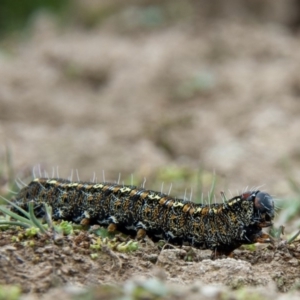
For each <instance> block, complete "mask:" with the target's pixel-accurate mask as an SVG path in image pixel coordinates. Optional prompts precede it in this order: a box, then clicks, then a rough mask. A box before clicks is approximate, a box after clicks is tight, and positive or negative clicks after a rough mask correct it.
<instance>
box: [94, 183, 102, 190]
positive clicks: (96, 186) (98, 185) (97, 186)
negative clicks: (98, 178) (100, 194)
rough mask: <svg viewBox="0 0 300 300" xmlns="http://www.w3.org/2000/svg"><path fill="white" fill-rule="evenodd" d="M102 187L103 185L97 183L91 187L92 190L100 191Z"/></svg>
mask: <svg viewBox="0 0 300 300" xmlns="http://www.w3.org/2000/svg"><path fill="white" fill-rule="evenodd" d="M103 186H104V185H103V184H101V183H97V184H94V185H93V189H102V188H103Z"/></svg>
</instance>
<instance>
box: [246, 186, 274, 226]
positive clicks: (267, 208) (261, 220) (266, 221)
mask: <svg viewBox="0 0 300 300" xmlns="http://www.w3.org/2000/svg"><path fill="white" fill-rule="evenodd" d="M242 197H243V198H244V199H247V200H248V201H252V202H253V208H254V215H253V221H254V222H255V223H257V224H258V225H259V226H260V227H268V226H271V225H272V220H273V219H274V215H275V209H274V200H273V198H272V197H271V196H270V195H269V194H268V193H264V192H260V191H254V192H247V193H244V194H243V195H242Z"/></svg>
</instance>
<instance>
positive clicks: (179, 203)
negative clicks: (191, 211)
mask: <svg viewBox="0 0 300 300" xmlns="http://www.w3.org/2000/svg"><path fill="white" fill-rule="evenodd" d="M178 206H179V207H182V206H184V204H182V203H181V202H175V203H174V204H173V207H178Z"/></svg>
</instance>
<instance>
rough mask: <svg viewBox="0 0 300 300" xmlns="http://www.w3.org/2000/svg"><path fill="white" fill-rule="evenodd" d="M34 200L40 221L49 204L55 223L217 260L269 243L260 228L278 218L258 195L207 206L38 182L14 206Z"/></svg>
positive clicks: (130, 189)
mask: <svg viewBox="0 0 300 300" xmlns="http://www.w3.org/2000/svg"><path fill="white" fill-rule="evenodd" d="M31 200H33V201H34V204H35V205H34V210H35V213H36V215H37V216H40V217H42V216H43V215H44V213H45V212H44V206H43V203H47V204H49V205H50V206H51V207H52V211H53V219H55V220H60V219H63V220H69V221H73V222H76V223H82V224H105V225H108V226H109V229H110V230H114V229H118V230H120V231H124V230H133V231H135V232H137V237H138V238H142V237H143V236H144V235H145V234H147V235H149V236H150V237H152V238H154V239H155V238H164V239H166V240H167V241H168V242H170V243H174V244H188V245H192V246H194V247H197V248H199V249H211V250H213V253H214V255H220V254H225V255H231V253H232V251H233V250H234V249H236V248H238V247H239V246H241V245H242V244H252V243H256V242H270V237H269V236H268V235H267V234H265V233H263V232H262V228H263V227H268V226H271V225H272V220H273V218H274V201H273V199H272V197H271V196H270V195H269V194H267V193H264V192H260V191H248V192H245V193H243V194H241V195H239V196H236V197H234V198H232V199H230V200H228V201H224V202H223V203H219V204H210V205H203V204H196V203H194V202H191V201H187V200H183V199H177V198H173V197H171V196H169V195H166V194H164V193H161V192H155V191H151V190H145V189H143V188H137V187H135V186H130V185H119V184H113V183H91V182H81V181H79V182H72V181H69V180H65V179H59V178H53V179H48V178H36V179H34V180H33V181H32V182H31V183H29V184H28V186H26V187H24V188H23V189H21V190H20V192H19V194H18V195H17V196H16V197H15V199H14V200H13V201H14V203H15V204H17V205H19V206H20V207H22V208H24V209H28V202H29V201H31Z"/></svg>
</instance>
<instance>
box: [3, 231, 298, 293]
mask: <svg viewBox="0 0 300 300" xmlns="http://www.w3.org/2000/svg"><path fill="white" fill-rule="evenodd" d="M21 233H22V231H20V230H7V231H4V232H1V233H0V234H1V240H0V241H1V250H0V251H1V252H0V253H1V254H0V257H1V260H0V263H1V277H0V280H1V284H6V285H12V284H17V285H18V286H19V287H20V289H21V291H22V293H23V294H25V295H26V294H27V295H28V296H26V297H25V298H24V299H40V297H42V299H53V295H56V294H57V295H59V296H58V297H59V299H63V298H64V299H66V298H65V297H67V299H77V298H73V297H75V296H76V295H77V296H78V295H79V296H80V295H81V297H82V298H81V299H85V298H84V296H86V297H87V295H86V294H85V289H86V288H87V287H93V286H94V287H95V286H98V287H99V288H98V290H97V289H96V290H94V291H93V292H92V293H93V296H94V298H92V299H104V298H101V297H103V295H104V293H105V294H106V297H107V298H105V299H116V297H117V296H118V297H120V296H122V295H123V296H124V295H126V293H127V296H128V295H131V297H133V298H129V299H157V298H155V297H156V296H158V295H159V293H160V292H159V291H160V289H161V288H162V286H163V288H164V289H165V290H166V291H165V292H164V293H163V294H162V295H160V296H165V297H166V298H167V299H169V298H170V299H174V297H175V298H178V299H181V297H182V296H183V295H184V296H185V297H186V298H187V299H192V298H193V297H195V299H196V297H197V296H198V297H199V296H201V295H202V296H205V295H206V293H211V296H210V298H211V299H220V298H219V297H220V295H223V296H225V295H227V296H228V295H229V294H230V292H229V291H230V290H231V291H232V290H241V289H243V290H244V292H245V293H246V292H247V291H248V292H250V291H251V293H257V294H258V295H260V297H264V299H272V298H274V295H275V294H276V293H278V291H279V292H280V293H282V292H287V291H291V290H292V291H293V293H289V294H288V297H291V295H294V296H295V297H296V296H297V295H298V296H299V295H300V293H299V284H300V281H299V275H300V273H299V259H300V244H299V243H298V242H297V243H294V244H292V245H286V244H285V243H284V242H279V243H277V245H276V246H265V245H264V246H263V247H258V248H257V249H256V250H255V251H250V250H243V249H239V250H236V251H235V256H234V258H222V259H216V260H212V259H211V258H210V254H211V253H210V251H200V250H197V249H194V248H191V247H187V246H183V247H180V248H179V247H175V246H172V245H171V246H169V247H166V246H164V247H159V246H158V245H157V244H154V243H153V242H151V240H146V242H144V243H141V242H140V244H139V249H138V250H137V251H135V252H132V253H122V252H118V251H115V250H113V249H110V248H109V247H102V249H101V251H95V250H92V249H91V248H90V245H91V244H93V242H92V240H95V239H96V236H95V235H94V234H92V233H89V232H86V231H81V232H80V233H78V234H76V235H72V236H67V237H64V238H61V239H60V240H59V243H58V242H54V240H53V239H50V238H49V237H46V236H44V237H39V238H35V239H24V240H22V241H18V242H14V243H12V236H20V234H21ZM29 240H30V241H31V242H32V244H29ZM26 242H27V243H26ZM33 243H34V244H33ZM92 253H98V256H97V257H96V258H94V259H92V258H91V254H92ZM120 283H123V284H124V285H125V287H123V290H122V289H121V287H120ZM147 283H148V284H150V283H151V284H152V285H149V287H148V286H147ZM128 285H129V286H130V285H132V288H131V291H128V290H127V288H128ZM126 286H127V288H126ZM139 286H141V287H143V288H144V289H145V290H144V291H143V293H145V295H143V293H142V294H141V295H140V296H137V298H134V296H135V295H138V294H135V293H136V291H134V287H135V288H137V287H139ZM225 286H227V288H226V287H225ZM74 287H77V289H76V288H74ZM101 287H102V288H101ZM104 287H105V288H104ZM109 287H110V289H108V288H109ZM116 287H119V288H120V290H116V289H117V288H116ZM228 287H229V288H230V289H229V288H228ZM245 287H247V288H245ZM249 287H251V288H249ZM106 289H108V290H106ZM210 289H211V290H210ZM266 289H267V290H268V293H266V292H265V291H264V290H266ZM49 290H50V292H49ZM116 293H117V294H116ZM157 293H158V295H157ZM178 293H179V294H178ZM147 294H148V296H147V297H146V295H147ZM63 295H65V296H63ZM56 297H57V296H56ZM139 297H140V298H139ZM232 297H234V298H232V299H245V298H239V297H240V296H239V294H233V295H232ZM276 297H279V296H278V295H277V296H276ZM87 299H90V298H87ZM118 299H119V298H118ZM249 299H250V298H249ZM278 299H279V298H278ZM280 299H281V298H280Z"/></svg>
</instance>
